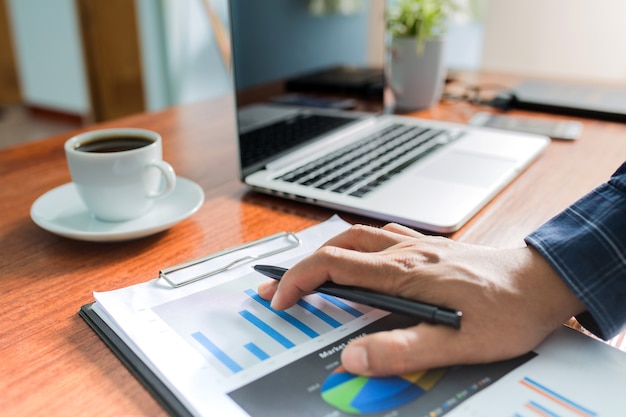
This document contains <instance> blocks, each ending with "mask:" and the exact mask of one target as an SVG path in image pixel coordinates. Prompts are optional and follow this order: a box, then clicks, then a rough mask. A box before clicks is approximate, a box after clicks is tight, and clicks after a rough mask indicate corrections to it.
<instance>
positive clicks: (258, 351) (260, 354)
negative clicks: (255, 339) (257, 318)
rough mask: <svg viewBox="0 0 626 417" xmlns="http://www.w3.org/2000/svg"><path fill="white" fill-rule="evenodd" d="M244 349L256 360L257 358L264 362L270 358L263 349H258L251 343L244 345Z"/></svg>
mask: <svg viewBox="0 0 626 417" xmlns="http://www.w3.org/2000/svg"><path fill="white" fill-rule="evenodd" d="M244 347H245V348H246V349H248V351H249V352H250V353H252V354H253V355H254V356H256V357H257V358H259V359H260V360H262V361H264V360H265V359H269V357H270V355H268V354H267V353H265V351H264V350H263V349H261V348H260V347H258V346H257V345H255V344H254V343H252V342H250V343H247V344H245V345H244Z"/></svg>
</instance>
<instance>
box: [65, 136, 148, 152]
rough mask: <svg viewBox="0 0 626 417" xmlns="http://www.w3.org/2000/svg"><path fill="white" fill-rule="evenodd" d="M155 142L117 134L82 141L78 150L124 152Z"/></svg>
mask: <svg viewBox="0 0 626 417" xmlns="http://www.w3.org/2000/svg"><path fill="white" fill-rule="evenodd" d="M151 143H154V142H153V141H151V140H150V139H146V138H142V137H139V136H117V137H114V138H100V139H94V140H90V141H89V142H85V143H81V144H80V145H79V146H78V147H77V148H76V150H77V151H79V152H93V153H109V152H123V151H130V150H132V149H137V148H143V147H144V146H148V145H150V144H151Z"/></svg>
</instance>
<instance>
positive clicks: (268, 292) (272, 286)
mask: <svg viewBox="0 0 626 417" xmlns="http://www.w3.org/2000/svg"><path fill="white" fill-rule="evenodd" d="M277 288H278V281H276V280H269V281H265V282H262V283H261V284H259V286H258V287H257V292H258V293H259V295H260V296H261V298H263V299H265V300H271V299H272V298H273V297H274V293H275V292H276V289H277Z"/></svg>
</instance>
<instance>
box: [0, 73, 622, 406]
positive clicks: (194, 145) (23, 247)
mask: <svg viewBox="0 0 626 417" xmlns="http://www.w3.org/2000/svg"><path fill="white" fill-rule="evenodd" d="M493 80H497V82H510V78H498V76H497V75H489V74H486V75H483V76H482V78H476V79H473V80H471V82H476V83H481V82H484V83H487V82H494V81H493ZM480 110H485V109H484V108H481V107H479V106H474V105H470V104H467V103H464V102H454V101H452V102H448V101H446V102H444V103H442V104H441V105H440V106H437V107H435V108H433V109H430V110H427V111H424V112H420V113H417V114H415V115H416V116H421V117H426V118H435V119H441V120H450V121H457V122H466V121H467V120H468V119H469V117H471V115H472V114H473V113H474V112H476V111H480ZM232 114H233V103H232V100H231V99H230V97H223V98H220V99H217V100H213V101H210V102H202V103H197V104H191V105H185V106H179V107H173V108H170V109H167V110H164V111H161V112H155V113H147V114H139V115H136V116H131V117H127V118H124V119H121V120H116V121H113V122H108V123H105V124H101V125H97V126H91V127H90V128H89V129H94V128H100V127H114V126H115V127H122V126H124V127H142V128H147V129H153V130H155V131H158V132H159V133H161V135H162V136H163V139H164V158H165V159H166V160H167V161H169V162H170V163H171V164H172V165H173V166H174V168H175V170H176V171H177V174H178V175H180V176H182V177H185V178H189V179H191V180H193V181H195V182H197V183H198V184H200V186H201V187H202V188H203V189H204V192H205V194H206V201H205V203H204V205H203V206H202V207H201V209H200V210H199V211H198V212H197V213H196V214H194V215H193V216H192V217H191V218H189V219H187V220H185V221H183V222H181V223H180V224H178V225H176V226H174V227H172V228H171V229H169V230H168V231H165V232H161V233H159V234H156V235H153V236H149V237H146V238H142V239H138V240H133V241H129V242H121V243H89V242H81V241H75V240H71V239H66V238H63V237H59V236H56V235H54V234H52V233H49V232H47V231H45V230H42V229H40V228H39V227H37V226H36V225H35V224H34V223H33V222H32V220H31V219H30V216H29V210H30V207H31V205H32V204H33V202H34V201H35V200H36V199H37V198H38V197H39V196H40V195H42V194H43V193H45V192H46V191H49V190H51V189H53V188H55V187H57V186H60V185H62V184H65V183H67V182H69V181H70V176H69V172H68V170H67V167H66V163H65V158H64V153H63V143H64V141H65V140H66V139H68V138H69V137H70V136H71V135H70V134H67V135H60V136H55V137H51V138H48V139H45V140H42V141H39V142H34V143H29V144H26V145H23V146H18V147H14V148H9V149H6V150H2V151H0V178H1V182H0V184H1V185H0V213H1V216H0V282H1V285H0V297H1V301H0V317H2V321H1V322H0V358H1V360H0V374H1V375H2V377H1V378H0V414H1V415H3V416H5V417H6V416H36V415H46V416H81V415H89V416H163V415H165V412H164V411H163V409H162V408H161V407H160V406H159V405H158V403H157V402H156V401H155V400H154V399H153V398H152V397H151V396H150V394H149V393H148V392H147V391H146V390H145V389H144V388H143V387H142V386H141V384H140V383H139V382H138V381H137V380H136V379H135V378H134V377H133V376H132V374H131V373H129V371H127V369H126V368H125V367H124V366H123V365H122V364H121V362H120V361H119V360H118V359H117V358H116V357H115V356H114V355H113V354H112V353H111V352H110V351H109V349H108V348H107V347H106V346H105V345H104V343H103V342H102V341H101V340H100V339H99V338H98V337H97V336H96V334H95V333H94V332H93V331H92V330H91V329H90V328H89V327H88V326H87V325H86V324H85V323H84V322H83V320H82V319H80V318H79V317H78V314H77V313H78V310H79V308H80V307H81V306H82V305H83V304H86V303H89V302H91V301H93V291H108V290H113V289H116V288H120V287H124V286H128V285H132V284H136V283H140V282H144V281H147V280H149V279H151V278H155V277H156V276H157V273H158V270H159V269H160V268H163V267H166V266H171V265H175V264H177V263H181V262H184V261H188V260H190V259H194V258H197V257H200V256H204V255H207V254H209V253H212V252H215V251H218V250H221V249H224V248H227V247H230V246H233V245H237V244H240V243H243V242H246V241H250V240H254V239H257V238H259V237H262V236H265V235H268V234H272V233H276V232H278V231H282V230H292V231H299V230H301V229H303V228H305V227H308V226H311V225H314V224H316V223H318V222H320V221H322V220H325V219H327V218H328V217H330V216H331V215H332V214H333V212H332V211H331V210H326V209H322V208H316V207H312V206H309V205H306V204H303V203H297V202H290V201H286V200H282V199H278V198H275V197H271V196H265V195H260V194H257V193H255V192H251V191H249V190H248V189H247V188H246V187H245V186H243V185H242V184H241V183H240V181H239V179H238V173H237V163H236V148H235V134H234V120H233V116H232ZM516 114H527V115H530V113H522V112H517V113H516ZM547 117H550V116H547ZM579 120H581V121H583V122H584V125H585V127H584V131H583V134H582V136H581V137H580V138H579V139H578V140H576V141H573V142H572V141H556V140H555V141H552V143H551V144H550V146H549V147H548V149H547V150H546V151H545V152H544V153H543V154H542V155H541V156H540V157H539V158H538V159H537V160H536V161H535V162H534V163H533V164H532V165H531V166H530V167H529V168H528V169H527V170H526V171H525V172H524V173H523V174H522V175H521V176H520V177H519V178H518V179H517V180H515V181H514V182H513V183H512V184H511V185H510V186H508V187H507V188H506V189H505V190H503V191H502V192H501V193H500V194H499V195H498V196H497V197H496V198H495V199H494V200H493V201H492V202H490V203H489V204H488V205H487V206H486V207H485V208H484V209H483V210H482V211H481V212H480V213H479V214H478V215H477V216H475V217H474V218H473V219H472V220H471V221H470V222H469V223H468V224H467V225H466V226H464V227H463V228H462V229H461V230H460V231H459V232H457V233H455V234H453V235H452V236H450V237H451V238H453V239H459V240H463V241H466V242H473V243H480V244H485V245H491V246H498V247H510V246H518V245H522V244H523V237H524V236H525V235H526V234H528V233H529V232H530V231H532V230H533V229H534V228H536V227H537V226H539V225H540V224H541V223H543V222H544V221H546V220H547V219H549V218H550V217H551V216H553V215H554V214H556V213H558V212H559V211H560V210H562V209H563V208H565V207H566V206H567V205H568V204H570V203H572V202H573V201H575V200H576V199H577V198H579V197H581V196H582V195H583V194H584V193H586V192H587V191H589V190H590V189H592V188H593V187H594V186H596V185H598V184H600V183H601V182H604V181H606V180H607V179H608V177H609V176H610V175H611V173H612V172H613V171H614V170H615V169H616V168H617V167H618V166H619V165H620V164H621V163H622V162H623V161H624V160H625V159H626V125H623V124H617V123H608V122H600V121H594V120H584V119H579ZM85 130H86V129H85ZM340 214H342V215H343V217H344V218H346V219H347V220H348V221H351V222H365V223H369V224H374V225H380V224H381V223H380V222H377V221H373V220H369V219H366V218H361V217H358V216H352V215H346V214H343V213H340ZM612 343H613V344H614V345H616V346H618V347H621V348H622V349H624V347H625V346H624V343H623V337H622V338H616V339H614V340H613V341H612Z"/></svg>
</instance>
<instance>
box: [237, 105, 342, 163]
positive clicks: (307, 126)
mask: <svg viewBox="0 0 626 417" xmlns="http://www.w3.org/2000/svg"><path fill="white" fill-rule="evenodd" d="M352 122H354V118H348V117H339V116H323V115H317V114H299V115H297V116H295V117H293V118H291V119H289V120H286V121H280V122H277V123H273V124H271V125H268V126H265V127H263V128H260V129H255V130H254V131H251V132H249V133H245V134H243V135H241V158H242V164H243V166H244V167H247V166H251V165H252V164H255V163H257V162H260V161H263V160H265V159H266V158H269V157H272V156H276V155H279V154H280V152H281V150H287V149H293V147H294V146H297V145H300V144H304V143H306V142H307V141H309V140H311V139H313V138H317V137H319V136H320V135H322V134H324V133H327V132H330V131H331V130H334V129H337V128H338V127H341V126H344V125H346V124H348V123H352Z"/></svg>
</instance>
